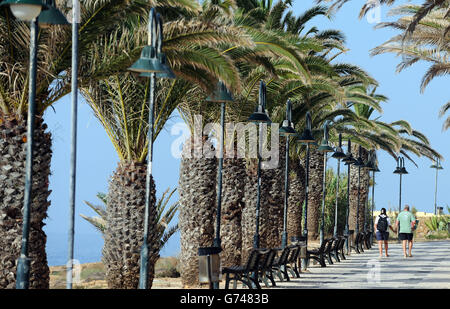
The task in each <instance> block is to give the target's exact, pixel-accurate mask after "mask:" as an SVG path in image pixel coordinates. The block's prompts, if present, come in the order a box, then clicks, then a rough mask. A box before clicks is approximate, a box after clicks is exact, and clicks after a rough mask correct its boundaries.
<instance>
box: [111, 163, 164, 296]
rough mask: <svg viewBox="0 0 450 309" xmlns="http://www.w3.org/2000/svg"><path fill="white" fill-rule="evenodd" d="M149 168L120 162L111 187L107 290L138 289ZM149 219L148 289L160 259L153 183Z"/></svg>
mask: <svg viewBox="0 0 450 309" xmlns="http://www.w3.org/2000/svg"><path fill="white" fill-rule="evenodd" d="M146 174H147V164H142V163H141V164H140V163H134V162H131V163H130V162H120V163H119V164H118V167H117V169H116V171H115V172H114V174H113V176H112V177H111V180H110V183H109V192H108V200H107V203H108V205H107V208H106V209H107V216H106V229H105V233H104V235H105V236H104V238H105V243H104V246H103V263H104V264H105V267H106V279H107V282H108V286H109V287H110V288H113V289H136V288H137V287H138V285H139V271H140V252H141V246H142V243H143V235H144V213H145V193H146ZM150 199H151V200H150V211H149V215H150V217H149V218H150V219H149V238H148V243H149V261H148V263H149V273H148V286H149V288H151V286H152V282H153V278H154V264H155V263H156V261H157V259H158V258H159V235H158V231H157V213H156V204H155V203H156V189H155V183H154V181H153V178H152V180H151V194H150Z"/></svg>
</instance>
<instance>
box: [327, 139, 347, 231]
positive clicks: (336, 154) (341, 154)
mask: <svg viewBox="0 0 450 309" xmlns="http://www.w3.org/2000/svg"><path fill="white" fill-rule="evenodd" d="M331 157H333V158H335V159H337V181H336V201H335V206H334V230H333V235H334V237H337V236H338V202H339V181H340V179H341V177H340V172H341V159H343V158H345V157H346V155H345V153H344V151H343V150H342V134H340V133H339V144H338V146H337V147H336V151H335V152H334V153H333V154H332V155H331Z"/></svg>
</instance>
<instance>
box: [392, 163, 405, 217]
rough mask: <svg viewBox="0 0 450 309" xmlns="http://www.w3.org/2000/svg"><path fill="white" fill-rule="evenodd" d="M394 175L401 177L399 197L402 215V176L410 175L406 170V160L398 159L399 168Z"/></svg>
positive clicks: (399, 207)
mask: <svg viewBox="0 0 450 309" xmlns="http://www.w3.org/2000/svg"><path fill="white" fill-rule="evenodd" d="M394 174H398V175H400V187H399V195H398V213H400V212H401V211H402V175H404V174H408V172H407V171H406V168H405V158H403V157H398V158H397V168H396V169H395V171H394Z"/></svg>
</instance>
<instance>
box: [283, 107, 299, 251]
mask: <svg viewBox="0 0 450 309" xmlns="http://www.w3.org/2000/svg"><path fill="white" fill-rule="evenodd" d="M279 132H280V135H281V136H284V137H285V138H286V158H285V160H286V161H285V162H286V163H285V173H284V210H283V234H282V237H281V247H282V248H283V249H284V248H285V247H286V246H287V210H288V200H289V137H291V136H295V135H297V132H296V131H295V129H294V124H293V123H292V103H291V100H287V102H286V119H285V120H284V121H283V125H282V126H281V128H280V130H279Z"/></svg>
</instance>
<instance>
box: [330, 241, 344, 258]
mask: <svg viewBox="0 0 450 309" xmlns="http://www.w3.org/2000/svg"><path fill="white" fill-rule="evenodd" d="M342 239H343V238H342V237H335V238H334V242H333V246H332V247H331V250H330V258H334V260H335V261H336V262H340V261H341V259H340V258H339V248H340V246H341V243H342Z"/></svg>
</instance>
